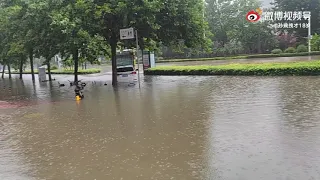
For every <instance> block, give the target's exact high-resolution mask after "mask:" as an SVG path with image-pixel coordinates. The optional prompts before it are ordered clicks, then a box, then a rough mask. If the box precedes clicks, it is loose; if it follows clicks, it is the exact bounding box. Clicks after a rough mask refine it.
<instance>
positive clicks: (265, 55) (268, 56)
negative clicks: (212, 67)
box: [157, 51, 320, 63]
mask: <svg viewBox="0 0 320 180" xmlns="http://www.w3.org/2000/svg"><path fill="white" fill-rule="evenodd" d="M310 55H313V56H315V55H320V51H313V52H311V53H310ZM294 56H309V53H308V52H301V53H281V54H254V55H247V56H232V57H214V58H193V59H167V60H158V61H157V63H166V62H187V61H214V60H232V59H251V58H272V57H294Z"/></svg>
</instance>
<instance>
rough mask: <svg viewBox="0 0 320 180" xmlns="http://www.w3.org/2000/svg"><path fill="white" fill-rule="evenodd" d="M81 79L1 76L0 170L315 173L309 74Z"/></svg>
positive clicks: (140, 175)
mask: <svg viewBox="0 0 320 180" xmlns="http://www.w3.org/2000/svg"><path fill="white" fill-rule="evenodd" d="M91 78H93V79H96V80H100V81H101V82H105V81H109V80H110V79H109V77H108V76H99V77H91ZM57 79H59V81H61V82H67V79H66V77H65V76H57ZM83 79H84V80H87V82H88V86H87V87H86V89H85V92H84V93H85V96H86V98H85V99H84V100H83V101H80V102H76V101H74V94H73V88H72V87H69V86H66V87H62V88H59V87H58V85H57V82H53V83H52V84H49V83H39V82H36V84H34V85H33V84H32V83H31V81H30V80H29V79H28V78H26V80H25V81H20V80H17V79H13V80H11V81H10V80H5V81H4V80H1V81H0V88H2V91H0V103H4V102H1V101H6V102H21V103H22V104H23V106H22V107H20V108H19V109H14V108H2V109H1V108H0V133H1V134H0V156H1V160H0V179H22V180H24V179H26V180H29V179H49V180H51V179H52V180H54V179H84V180H86V179H130V180H131V179H139V180H140V179H146V180H148V179H164V180H166V179H179V180H180V179H186V180H188V179H190V180H191V179H201V180H202V179H217V180H220V179H221V180H222V179H223V180H224V179H228V180H229V179H244V180H251V179H252V180H256V179H265V180H269V179H283V180H287V179H294V180H295V179H297V180H298V179H299V180H300V179H320V171H319V169H320V167H319V162H320V156H319V154H320V138H319V135H320V133H319V132H320V127H319V124H320V122H319V121H320V118H319V117H320V114H319V113H320V109H319V107H320V106H319V100H320V93H319V90H318V89H317V87H319V86H320V82H319V80H318V78H317V77H279V78H274V77H272V78H271V77H144V78H142V80H143V82H142V84H141V87H142V89H141V90H139V88H138V86H137V85H136V86H133V87H131V86H128V85H127V84H122V85H120V86H119V87H117V88H113V87H111V86H103V83H101V84H100V83H96V84H92V83H91V82H89V81H88V80H89V78H88V77H83ZM109 84H110V83H109Z"/></svg>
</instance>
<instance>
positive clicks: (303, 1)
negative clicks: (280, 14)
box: [274, 0, 320, 41]
mask: <svg viewBox="0 0 320 180" xmlns="http://www.w3.org/2000/svg"><path fill="white" fill-rule="evenodd" d="M274 5H275V8H274V10H276V11H311V34H314V33H320V13H319V12H320V1H319V0H275V1H274ZM306 22H307V21H306ZM288 31H289V32H291V33H295V34H296V35H297V36H298V37H299V39H300V41H305V37H307V36H308V30H307V29H302V28H298V29H288Z"/></svg>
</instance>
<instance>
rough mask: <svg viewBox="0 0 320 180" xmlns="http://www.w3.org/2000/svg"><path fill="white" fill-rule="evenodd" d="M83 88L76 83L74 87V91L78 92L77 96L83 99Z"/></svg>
mask: <svg viewBox="0 0 320 180" xmlns="http://www.w3.org/2000/svg"><path fill="white" fill-rule="evenodd" d="M82 89H83V87H81V86H79V85H76V88H75V89H74V92H75V94H76V96H79V97H80V98H81V99H83V98H84V95H83V93H82V92H81V90H82Z"/></svg>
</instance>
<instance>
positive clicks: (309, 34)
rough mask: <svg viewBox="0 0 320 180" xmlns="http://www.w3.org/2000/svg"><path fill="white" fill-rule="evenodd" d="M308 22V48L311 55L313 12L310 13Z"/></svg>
mask: <svg viewBox="0 0 320 180" xmlns="http://www.w3.org/2000/svg"><path fill="white" fill-rule="evenodd" d="M308 24H309V27H308V49H309V55H310V53H311V38H312V37H311V14H310V17H309V19H308Z"/></svg>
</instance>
